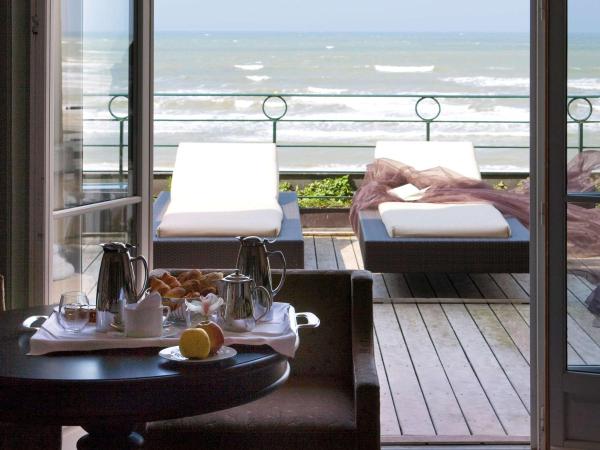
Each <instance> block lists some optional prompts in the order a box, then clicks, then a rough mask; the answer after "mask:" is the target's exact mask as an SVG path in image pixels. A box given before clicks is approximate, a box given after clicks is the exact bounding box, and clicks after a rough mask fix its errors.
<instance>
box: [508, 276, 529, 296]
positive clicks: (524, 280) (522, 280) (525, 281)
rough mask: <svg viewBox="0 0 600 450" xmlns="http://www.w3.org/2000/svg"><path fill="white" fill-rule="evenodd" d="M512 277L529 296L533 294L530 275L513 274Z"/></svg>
mask: <svg viewBox="0 0 600 450" xmlns="http://www.w3.org/2000/svg"><path fill="white" fill-rule="evenodd" d="M511 275H512V277H513V278H514V279H515V280H516V281H517V283H519V285H520V286H521V287H522V288H523V290H524V291H525V292H526V293H527V295H530V294H531V277H530V276H529V274H528V273H511Z"/></svg>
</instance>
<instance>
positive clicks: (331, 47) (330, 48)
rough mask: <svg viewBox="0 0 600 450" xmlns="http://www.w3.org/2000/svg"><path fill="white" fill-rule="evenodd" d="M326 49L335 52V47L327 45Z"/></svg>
mask: <svg viewBox="0 0 600 450" xmlns="http://www.w3.org/2000/svg"><path fill="white" fill-rule="evenodd" d="M325 48H326V49H327V50H333V49H334V48H335V46H334V45H326V46H325Z"/></svg>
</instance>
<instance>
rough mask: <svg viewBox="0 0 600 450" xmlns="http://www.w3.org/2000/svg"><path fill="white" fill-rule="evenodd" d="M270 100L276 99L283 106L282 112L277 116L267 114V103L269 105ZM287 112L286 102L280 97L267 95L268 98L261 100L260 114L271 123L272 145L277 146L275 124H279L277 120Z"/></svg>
mask: <svg viewBox="0 0 600 450" xmlns="http://www.w3.org/2000/svg"><path fill="white" fill-rule="evenodd" d="M271 99H277V100H279V101H280V102H281V103H282V104H283V111H282V112H281V114H279V115H271V114H269V113H268V112H267V103H269V101H270V100H271ZM287 110H288V105H287V102H286V101H285V99H284V98H283V97H282V96H280V95H269V96H268V97H266V98H265V99H264V100H263V103H262V112H263V114H264V115H265V117H266V118H267V119H269V120H270V121H271V122H273V144H277V122H279V120H280V119H281V118H282V117H283V116H285V115H286V113H287Z"/></svg>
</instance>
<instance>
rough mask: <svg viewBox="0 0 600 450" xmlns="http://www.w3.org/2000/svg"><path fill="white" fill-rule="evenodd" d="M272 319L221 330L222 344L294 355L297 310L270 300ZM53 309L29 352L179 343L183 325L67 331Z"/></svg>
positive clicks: (296, 342)
mask: <svg viewBox="0 0 600 450" xmlns="http://www.w3.org/2000/svg"><path fill="white" fill-rule="evenodd" d="M272 310H273V319H272V320H270V321H268V322H259V323H258V325H257V326H256V328H254V330H252V331H248V332H245V333H235V332H232V331H227V330H223V333H224V334H225V345H232V344H242V345H268V346H269V347H271V348H272V349H273V350H275V351H276V352H278V353H281V354H282V355H285V356H287V357H290V358H293V357H294V354H295V353H296V349H297V348H298V345H299V343H300V340H299V336H298V328H297V324H296V311H295V310H294V307H293V306H291V305H290V304H289V303H281V302H274V303H273V309H272ZM56 314H57V313H56V312H55V313H53V314H52V315H51V316H50V317H49V318H48V320H46V321H45V322H44V323H43V325H42V327H41V328H40V329H39V330H38V331H37V332H36V333H35V334H34V335H33V336H32V337H31V339H30V347H29V353H28V354H29V355H45V354H47V353H53V352H72V351H93V350H106V349H111V348H143V347H159V348H165V347H171V346H174V345H178V344H179V335H180V334H181V332H182V331H183V328H172V329H170V330H169V329H167V332H171V333H172V334H168V335H166V336H163V337H156V338H128V337H126V336H125V334H124V333H122V332H119V331H116V330H115V331H108V332H105V333H103V332H97V331H96V327H95V324H88V325H86V327H85V328H84V329H83V330H82V331H81V332H80V333H76V334H72V333H67V332H66V331H65V330H64V329H63V328H62V327H61V326H60V324H59V323H58V321H57V318H56Z"/></svg>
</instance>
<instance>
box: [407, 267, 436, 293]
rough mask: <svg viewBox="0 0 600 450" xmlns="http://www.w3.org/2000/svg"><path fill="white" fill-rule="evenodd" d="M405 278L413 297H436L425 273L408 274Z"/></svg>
mask: <svg viewBox="0 0 600 450" xmlns="http://www.w3.org/2000/svg"><path fill="white" fill-rule="evenodd" d="M404 277H405V279H406V282H407V284H408V287H409V288H410V291H411V292H412V296H413V297H435V296H436V295H435V292H433V289H432V288H431V285H430V284H429V281H428V280H427V276H426V275H425V274H424V273H407V274H405V275H404Z"/></svg>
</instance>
